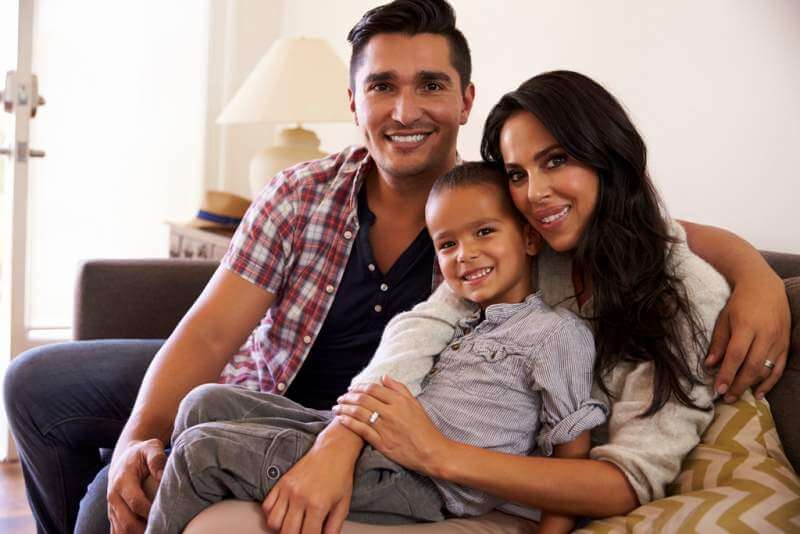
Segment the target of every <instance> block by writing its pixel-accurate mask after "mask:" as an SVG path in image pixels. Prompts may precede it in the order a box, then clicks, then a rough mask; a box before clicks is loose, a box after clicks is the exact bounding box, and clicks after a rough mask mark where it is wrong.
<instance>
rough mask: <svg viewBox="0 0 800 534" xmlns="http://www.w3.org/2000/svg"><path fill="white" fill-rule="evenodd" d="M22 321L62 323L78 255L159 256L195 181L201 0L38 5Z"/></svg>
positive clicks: (198, 170)
mask: <svg viewBox="0 0 800 534" xmlns="http://www.w3.org/2000/svg"><path fill="white" fill-rule="evenodd" d="M35 20H36V31H35V42H34V67H33V70H34V72H35V73H36V74H37V75H38V76H39V86H40V91H41V93H42V94H43V95H44V96H45V98H46V99H47V105H46V106H45V107H44V108H42V109H41V110H40V112H39V114H38V115H37V117H36V119H35V120H34V121H33V122H32V126H31V128H32V130H31V146H33V147H36V148H40V149H42V150H45V151H46V152H47V157H46V158H45V159H43V160H39V161H34V162H32V164H31V167H30V178H31V184H30V185H31V194H30V196H31V205H30V228H29V232H30V248H29V265H30V271H29V277H30V278H29V280H30V282H29V285H30V289H29V293H28V295H29V300H28V309H29V312H28V316H29V325H30V326H31V327H33V328H53V327H62V328H63V327H67V326H69V325H70V323H71V319H72V317H71V315H72V300H73V289H74V284H75V277H76V271H77V267H78V265H79V263H80V262H81V261H82V260H84V259H89V258H135V257H166V255H167V251H168V232H167V227H166V225H165V224H164V222H165V221H167V220H175V221H180V220H186V219H189V218H190V217H191V216H192V214H193V212H194V211H196V210H197V205H198V202H199V198H200V189H201V188H202V183H203V177H202V172H203V171H202V164H203V143H204V139H203V135H204V134H203V132H204V126H205V123H204V121H205V104H206V103H205V97H206V85H207V84H206V76H207V53H208V52H207V51H208V41H207V34H208V4H207V3H199V2H198V3H196V4H195V3H192V9H187V5H186V4H185V3H183V2H162V1H159V0H145V1H139V2H122V3H120V2H97V1H93V0H73V1H71V2H38V3H37V11H36V13H35Z"/></svg>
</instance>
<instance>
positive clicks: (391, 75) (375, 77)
mask: <svg viewBox="0 0 800 534" xmlns="http://www.w3.org/2000/svg"><path fill="white" fill-rule="evenodd" d="M395 78H397V73H396V72H394V71H392V70H385V71H382V72H373V73H371V74H367V76H366V77H365V78H364V83H375V82H389V81H391V80H394V79H395Z"/></svg>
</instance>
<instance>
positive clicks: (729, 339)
mask: <svg viewBox="0 0 800 534" xmlns="http://www.w3.org/2000/svg"><path fill="white" fill-rule="evenodd" d="M766 274H767V275H768V276H762V277H756V278H759V279H758V280H753V281H741V282H739V283H738V284H736V285H735V286H734V289H733V292H732V293H731V297H730V299H729V300H728V303H727V304H726V305H725V308H724V309H723V310H722V312H721V313H720V315H719V318H718V319H717V324H716V326H715V327H714V334H713V336H712V339H711V345H710V346H709V349H708V354H709V356H708V358H707V359H706V365H707V366H708V367H713V366H716V365H718V364H719V363H720V361H721V362H722V365H720V369H719V372H718V373H717V378H716V382H715V390H716V391H717V392H718V393H720V394H721V395H725V401H726V402H732V401H734V400H736V399H737V398H739V396H740V395H741V394H742V393H744V391H745V390H746V389H747V388H749V387H751V386H752V387H753V388H754V394H755V396H756V397H757V398H763V397H764V395H766V393H767V392H768V391H769V390H770V389H772V387H773V386H774V385H775V384H776V383H777V382H778V380H779V379H780V377H781V375H782V374H783V370H784V368H785V366H786V356H787V351H788V350H789V331H790V323H791V313H790V311H789V302H788V300H787V297H786V289H785V287H784V284H783V281H782V280H781V279H780V278H778V276H777V275H775V273H773V272H772V271H769V272H768V273H766ZM753 276H755V275H753ZM751 282H752V283H751ZM767 360H769V361H770V362H772V363H773V364H775V366H774V368H770V367H768V366H767V365H766V363H767ZM756 384H757V385H758V386H757V387H756Z"/></svg>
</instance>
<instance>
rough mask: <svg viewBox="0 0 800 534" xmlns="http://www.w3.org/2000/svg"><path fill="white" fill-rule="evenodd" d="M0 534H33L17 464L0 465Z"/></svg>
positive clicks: (33, 529) (29, 512) (20, 472)
mask: <svg viewBox="0 0 800 534" xmlns="http://www.w3.org/2000/svg"><path fill="white" fill-rule="evenodd" d="M0 532H2V533H3V534H34V533H35V532H36V525H35V524H34V522H33V516H32V515H31V509H30V508H29V507H28V500H27V499H26V498H25V483H24V482H23V480H22V469H21V468H20V466H19V463H18V462H13V463H0Z"/></svg>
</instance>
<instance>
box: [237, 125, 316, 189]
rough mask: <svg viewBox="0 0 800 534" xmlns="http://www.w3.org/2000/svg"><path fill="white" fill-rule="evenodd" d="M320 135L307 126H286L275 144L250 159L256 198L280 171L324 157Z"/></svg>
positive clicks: (251, 185)
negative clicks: (320, 145) (320, 146)
mask: <svg viewBox="0 0 800 534" xmlns="http://www.w3.org/2000/svg"><path fill="white" fill-rule="evenodd" d="M325 156H327V154H326V153H325V152H322V151H321V150H320V149H319V137H317V136H316V134H315V133H314V132H312V131H311V130H306V129H305V128H302V127H298V128H285V129H283V130H281V131H280V132H278V134H277V135H276V143H275V145H274V146H271V147H267V148H265V149H264V150H262V151H261V152H260V153H258V154H256V156H255V157H254V158H253V159H252V160H250V193H251V194H252V196H253V198H256V197H257V196H258V195H259V193H261V190H262V189H264V186H265V185H267V182H269V180H270V179H272V177H273V176H275V175H276V174H278V173H279V172H280V171H282V170H284V169H286V168H288V167H291V166H292V165H296V164H298V163H302V162H304V161H309V160H312V159H319V158H324V157H325Z"/></svg>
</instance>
